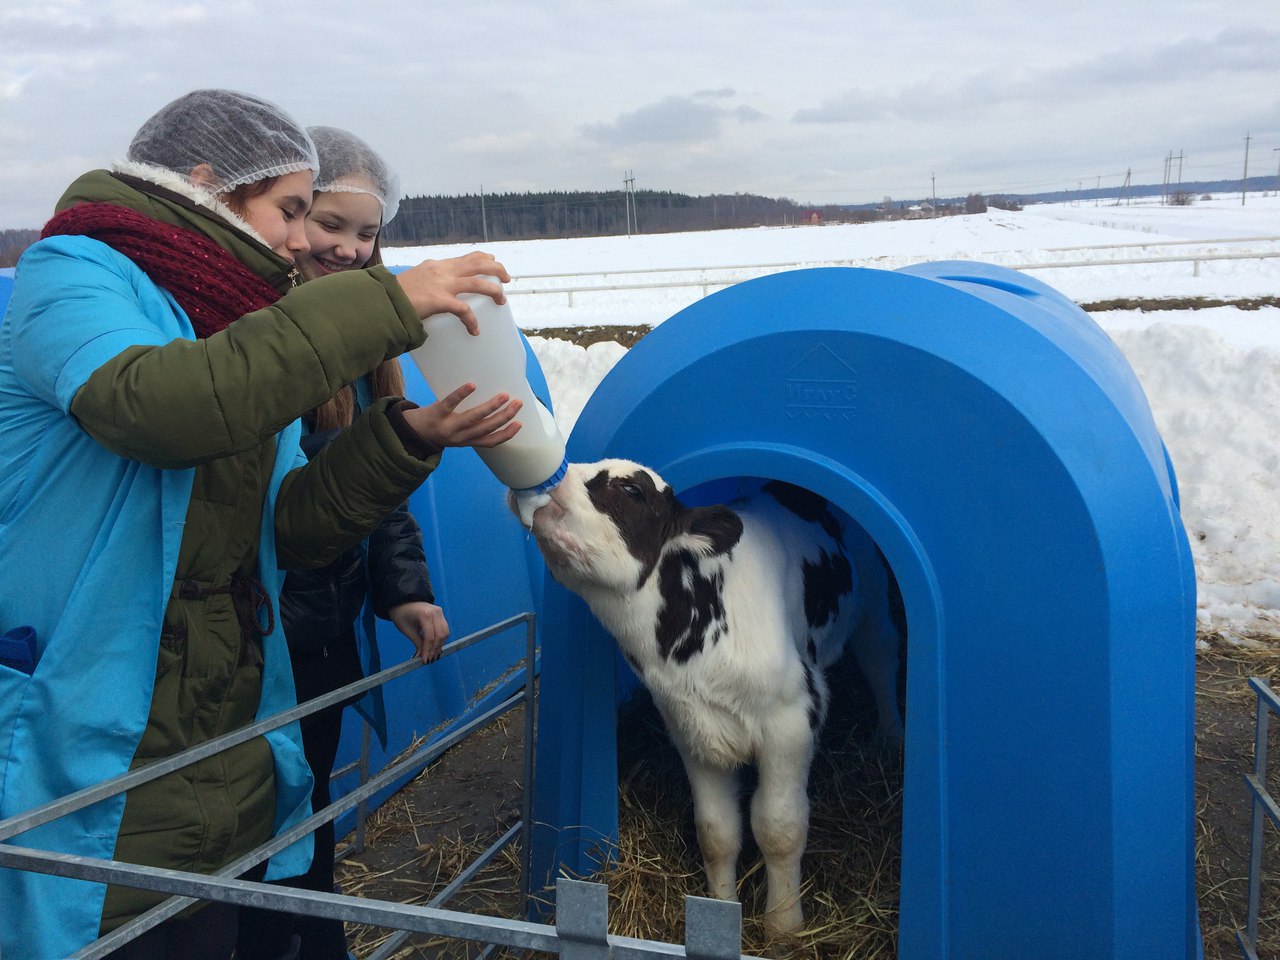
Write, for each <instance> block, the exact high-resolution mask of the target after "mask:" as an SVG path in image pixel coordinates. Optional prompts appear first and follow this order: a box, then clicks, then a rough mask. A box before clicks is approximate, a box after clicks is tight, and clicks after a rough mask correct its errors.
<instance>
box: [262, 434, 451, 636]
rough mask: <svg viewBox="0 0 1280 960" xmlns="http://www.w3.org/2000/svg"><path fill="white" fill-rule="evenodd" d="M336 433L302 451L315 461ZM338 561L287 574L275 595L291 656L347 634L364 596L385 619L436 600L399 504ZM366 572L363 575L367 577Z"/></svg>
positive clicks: (414, 526)
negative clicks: (405, 606)
mask: <svg viewBox="0 0 1280 960" xmlns="http://www.w3.org/2000/svg"><path fill="white" fill-rule="evenodd" d="M339 432H340V431H338V430H323V431H318V432H315V433H310V434H308V435H306V436H304V437H303V438H302V449H303V452H304V453H306V455H307V456H308V457H314V456H315V455H316V454H317V453H319V451H320V450H321V449H323V448H324V447H325V446H326V445H327V444H328V443H329V442H330V441H332V440H333V438H334V437H336V436H337V435H338V433H339ZM365 546H366V544H357V545H356V546H354V547H351V548H350V549H349V550H347V551H346V552H345V553H343V554H342V555H341V556H340V557H338V559H336V560H334V561H333V562H332V563H329V564H326V565H325V566H323V567H318V568H316V569H312V570H290V571H289V573H288V575H287V576H286V577H285V582H284V589H283V590H282V591H281V593H280V615H281V616H282V617H283V618H284V629H285V637H286V638H287V639H288V641H289V649H290V651H292V652H293V653H294V654H295V655H297V654H301V655H307V654H316V653H321V652H322V651H323V650H324V648H325V647H326V646H328V645H329V644H331V643H333V642H334V641H336V640H337V639H338V638H339V637H347V636H350V635H351V632H352V627H353V625H354V623H355V621H356V619H357V618H358V617H359V616H360V608H361V606H363V604H364V598H365V594H366V592H367V593H369V595H370V596H371V598H372V600H373V612H374V613H375V614H376V615H377V616H379V617H382V618H383V619H389V617H388V611H389V610H390V609H391V608H392V607H395V606H398V605H399V604H402V603H408V602H410V601H414V600H421V601H425V602H427V603H432V602H434V600H435V595H434V594H433V593H432V591H431V581H430V578H429V577H428V574H427V565H426V558H425V556H424V554H423V550H422V531H421V529H420V528H419V526H418V522H417V521H416V520H415V519H414V518H413V514H411V513H410V512H409V508H408V504H401V505H400V506H399V507H397V508H396V510H395V511H394V512H392V513H391V514H389V515H388V516H387V518H386V519H385V520H383V521H382V523H381V524H379V525H378V527H377V528H376V529H375V530H374V531H373V533H371V534H370V535H369V539H368V541H367V547H368V564H367V566H366V562H365V560H366V557H365ZM366 571H367V572H366Z"/></svg>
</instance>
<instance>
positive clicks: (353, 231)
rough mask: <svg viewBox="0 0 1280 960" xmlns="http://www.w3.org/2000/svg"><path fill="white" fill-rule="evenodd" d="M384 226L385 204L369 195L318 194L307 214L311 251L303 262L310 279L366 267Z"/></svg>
mask: <svg viewBox="0 0 1280 960" xmlns="http://www.w3.org/2000/svg"><path fill="white" fill-rule="evenodd" d="M381 224H382V204H381V203H379V202H378V198H377V197H374V196H371V195H370V194H367V193H348V192H346V191H332V192H325V193H317V194H316V195H315V198H314V200H313V201H312V203H311V212H310V213H309V214H308V215H307V220H306V230H307V240H308V242H309V243H310V244H311V252H310V253H309V254H308V255H307V256H306V257H304V258H303V259H302V261H301V266H302V268H303V272H304V273H306V274H307V276H309V277H322V276H324V275H325V274H329V273H337V272H339V271H342V270H354V269H357V268H359V267H363V266H364V265H365V264H366V263H368V262H369V258H370V257H371V256H372V255H373V243H374V241H375V240H376V239H377V238H378V229H379V227H380V226H381Z"/></svg>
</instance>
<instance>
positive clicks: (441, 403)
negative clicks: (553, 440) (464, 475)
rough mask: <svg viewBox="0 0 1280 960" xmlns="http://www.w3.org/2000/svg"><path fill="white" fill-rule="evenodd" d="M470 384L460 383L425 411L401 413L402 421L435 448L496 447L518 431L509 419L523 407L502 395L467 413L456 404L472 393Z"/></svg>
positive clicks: (422, 408) (473, 386) (414, 410)
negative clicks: (455, 388)
mask: <svg viewBox="0 0 1280 960" xmlns="http://www.w3.org/2000/svg"><path fill="white" fill-rule="evenodd" d="M475 390H476V385H475V384H474V383H464V384H463V385H462V386H460V387H459V388H458V389H457V390H455V391H453V393H451V394H449V395H448V396H447V397H445V398H444V399H443V400H437V401H436V402H435V403H433V404H431V405H430V406H427V407H417V408H415V409H412V410H405V411H404V419H405V421H406V422H407V423H408V424H409V426H411V427H412V428H413V429H414V430H416V431H417V432H418V434H419V435H420V436H421V437H422V438H423V439H424V440H426V441H427V442H428V443H432V444H435V445H436V446H437V447H496V446H497V445H498V444H500V443H505V442H506V441H508V440H510V439H511V438H512V437H514V436H515V435H516V434H517V433H518V432H519V431H520V426H521V424H520V421H519V420H515V419H512V418H513V417H515V415H516V414H517V413H519V412H520V408H521V407H522V406H523V403H522V402H521V401H519V400H512V399H511V397H510V396H508V395H507V394H505V393H499V394H497V395H496V396H493V397H490V398H489V399H488V400H486V401H484V403H480V404H477V405H476V406H474V407H471V408H470V409H468V410H462V411H459V410H458V404H460V403H461V402H462V401H463V400H465V399H466V398H467V397H469V396H471V394H473V393H475Z"/></svg>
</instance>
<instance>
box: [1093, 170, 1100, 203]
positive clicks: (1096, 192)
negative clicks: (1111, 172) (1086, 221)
mask: <svg viewBox="0 0 1280 960" xmlns="http://www.w3.org/2000/svg"><path fill="white" fill-rule="evenodd" d="M1093 205H1094V206H1095V207H1098V206H1101V205H1102V174H1098V182H1097V184H1095V185H1094V188H1093Z"/></svg>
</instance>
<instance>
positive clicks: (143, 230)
mask: <svg viewBox="0 0 1280 960" xmlns="http://www.w3.org/2000/svg"><path fill="white" fill-rule="evenodd" d="M63 234H69V235H73V236H86V237H92V238H93V239H95V240H100V241H102V242H103V243H105V244H107V246H109V247H111V248H112V249H114V250H116V251H118V252H119V253H122V254H124V255H125V256H126V257H128V258H129V259H130V260H132V261H133V262H134V263H136V264H137V265H138V266H139V267H140V268H141V269H142V271H143V272H144V273H145V274H146V275H147V276H148V277H150V278H151V279H152V280H153V281H154V282H155V283H156V284H157V285H158V286H161V287H163V288H164V289H166V290H168V291H169V292H170V293H171V294H173V298H174V299H175V300H177V301H178V305H179V306H181V307H182V309H183V310H185V311H186V314H187V316H188V317H189V318H190V320H191V325H192V326H193V327H194V328H195V331H196V336H197V337H200V338H203V337H207V336H209V335H210V334H214V333H217V332H218V331H219V330H222V329H225V328H226V327H227V326H228V325H229V324H230V323H231V322H232V321H233V320H237V319H239V318H240V317H242V316H244V315H245V314H246V313H251V312H253V311H254V310H260V309H262V308H263V307H265V306H269V305H270V304H272V303H275V302H276V301H277V300H278V299H280V292H279V291H278V290H276V289H275V288H274V287H272V286H271V284H269V283H267V281H265V280H263V279H262V278H261V277H259V276H258V275H257V274H256V273H254V272H253V271H252V270H250V269H249V268H248V267H246V266H245V265H244V264H243V263H241V262H240V261H239V260H237V259H236V258H235V256H233V255H232V254H231V253H229V252H228V251H226V250H224V249H223V248H222V247H220V246H218V244H216V243H214V241H212V240H210V239H209V238H208V237H206V236H205V235H204V234H202V233H197V232H196V231H195V230H188V229H187V228H185V227H175V226H170V225H169V224H167V223H161V222H160V221H159V220H153V219H152V218H151V217H148V216H146V215H144V214H141V213H137V212H135V211H133V210H130V209H129V208H128V207H120V206H117V205H115V204H114V203H78V204H76V205H75V206H74V207H68V208H67V209H66V210H63V211H62V212H61V213H59V214H57V215H55V216H54V217H53V219H52V220H50V221H49V222H48V223H46V224H45V225H44V230H43V231H41V233H40V236H41V238H44V237H52V236H57V235H63Z"/></svg>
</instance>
